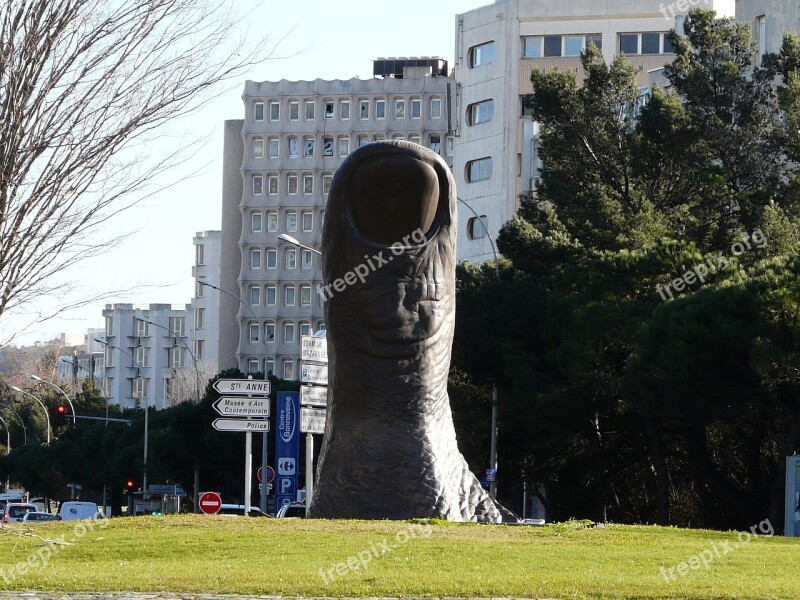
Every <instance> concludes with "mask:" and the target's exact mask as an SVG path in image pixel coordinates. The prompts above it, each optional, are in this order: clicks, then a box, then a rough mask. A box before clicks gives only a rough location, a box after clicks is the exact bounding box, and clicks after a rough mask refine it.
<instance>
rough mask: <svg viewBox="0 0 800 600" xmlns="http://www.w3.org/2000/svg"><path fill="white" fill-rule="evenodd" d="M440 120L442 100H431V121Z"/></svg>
mask: <svg viewBox="0 0 800 600" xmlns="http://www.w3.org/2000/svg"><path fill="white" fill-rule="evenodd" d="M441 118H442V99H441V98H431V119H441Z"/></svg>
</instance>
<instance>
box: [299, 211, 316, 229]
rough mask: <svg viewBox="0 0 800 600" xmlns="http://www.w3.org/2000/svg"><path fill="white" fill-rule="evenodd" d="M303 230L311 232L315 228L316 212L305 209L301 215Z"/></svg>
mask: <svg viewBox="0 0 800 600" xmlns="http://www.w3.org/2000/svg"><path fill="white" fill-rule="evenodd" d="M301 220H302V225H301V226H302V228H303V231H305V232H309V231H312V230H313V229H314V213H312V212H311V211H310V210H304V211H303V213H302V216H301Z"/></svg>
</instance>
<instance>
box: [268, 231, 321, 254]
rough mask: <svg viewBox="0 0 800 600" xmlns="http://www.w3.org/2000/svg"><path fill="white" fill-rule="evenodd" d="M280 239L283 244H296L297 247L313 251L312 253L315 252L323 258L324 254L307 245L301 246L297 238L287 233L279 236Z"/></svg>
mask: <svg viewBox="0 0 800 600" xmlns="http://www.w3.org/2000/svg"><path fill="white" fill-rule="evenodd" d="M278 239H279V240H281V241H282V242H288V243H290V244H294V245H295V246H300V247H301V248H305V249H306V250H311V252H315V253H316V254H319V255H320V256H322V252H320V251H319V250H317V249H316V248H312V247H311V246H306V245H305V244H301V243H300V242H298V241H297V240H296V239H295V238H293V237H292V236H290V235H288V234H286V233H281V234H279V235H278Z"/></svg>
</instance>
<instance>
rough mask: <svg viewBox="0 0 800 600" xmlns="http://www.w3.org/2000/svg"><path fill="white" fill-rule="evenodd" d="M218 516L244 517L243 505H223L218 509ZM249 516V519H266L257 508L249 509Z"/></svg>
mask: <svg viewBox="0 0 800 600" xmlns="http://www.w3.org/2000/svg"><path fill="white" fill-rule="evenodd" d="M217 514H218V515H238V516H240V517H242V516H244V504H223V505H222V506H220V508H219V512H218V513H217ZM250 516H251V517H266V516H267V515H265V514H264V513H263V512H261V509H260V508H258V507H257V506H251V507H250Z"/></svg>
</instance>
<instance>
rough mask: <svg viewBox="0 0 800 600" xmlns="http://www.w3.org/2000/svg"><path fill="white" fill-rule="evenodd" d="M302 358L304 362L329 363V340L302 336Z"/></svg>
mask: <svg viewBox="0 0 800 600" xmlns="http://www.w3.org/2000/svg"><path fill="white" fill-rule="evenodd" d="M300 358H301V359H302V360H303V361H306V360H310V361H311V362H321V363H326V362H328V340H327V339H326V338H324V337H312V336H310V335H304V336H301V338H300Z"/></svg>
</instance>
